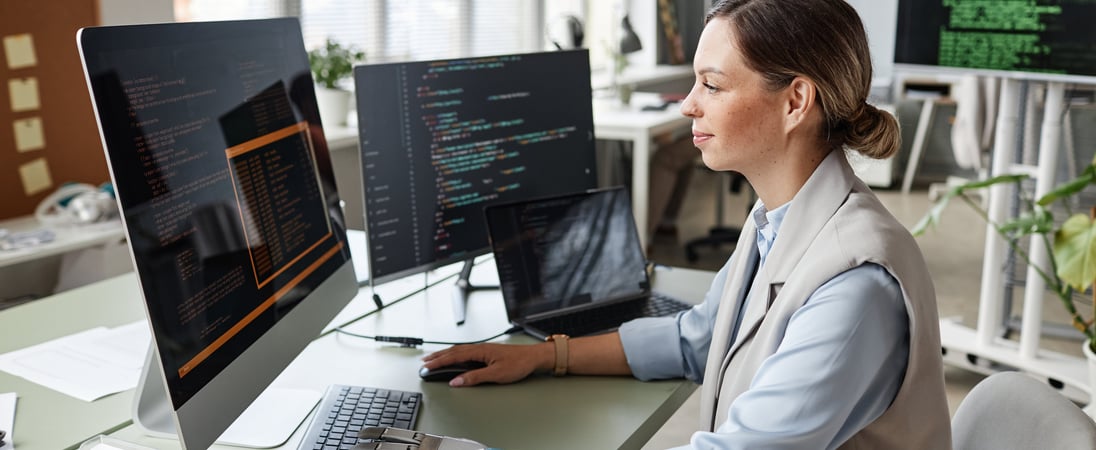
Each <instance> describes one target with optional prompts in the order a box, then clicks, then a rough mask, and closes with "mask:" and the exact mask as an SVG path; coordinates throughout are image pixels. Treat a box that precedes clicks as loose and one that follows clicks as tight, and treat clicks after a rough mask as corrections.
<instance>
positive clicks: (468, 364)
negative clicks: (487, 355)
mask: <svg viewBox="0 0 1096 450" xmlns="http://www.w3.org/2000/svg"><path fill="white" fill-rule="evenodd" d="M484 367H487V364H485V363H483V362H480V361H464V362H459V363H456V364H450V365H448V366H441V367H435V368H433V369H427V368H426V367H425V366H424V367H422V368H421V369H419V377H421V378H422V379H423V381H449V380H452V379H453V378H456V377H457V375H460V374H462V373H464V372H467V371H469V370H476V369H482V368H484Z"/></svg>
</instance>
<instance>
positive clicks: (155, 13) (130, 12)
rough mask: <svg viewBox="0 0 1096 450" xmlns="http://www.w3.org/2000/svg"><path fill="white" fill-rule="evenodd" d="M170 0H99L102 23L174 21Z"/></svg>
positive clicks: (127, 23) (122, 23) (126, 23)
mask: <svg viewBox="0 0 1096 450" xmlns="http://www.w3.org/2000/svg"><path fill="white" fill-rule="evenodd" d="M173 4H174V2H172V0H99V20H100V21H101V22H102V25H130V24H138V23H158V22H174V21H175V10H174V6H173Z"/></svg>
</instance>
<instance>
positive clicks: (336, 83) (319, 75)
mask: <svg viewBox="0 0 1096 450" xmlns="http://www.w3.org/2000/svg"><path fill="white" fill-rule="evenodd" d="M363 61H365V52H363V51H360V50H358V49H356V48H354V47H353V46H344V45H342V44H340V43H339V42H337V41H335V40H333V39H331V38H328V39H327V41H326V42H324V45H323V46H322V47H320V48H317V49H314V50H311V51H309V52H308V65H309V66H310V67H311V69H312V79H313V81H315V83H316V86H317V87H318V88H317V89H316V103H317V104H318V107H319V109H320V116H321V117H322V118H323V120H324V121H326V122H332V123H334V124H336V125H345V124H346V116H347V113H348V111H349V108H350V91H348V90H346V89H342V88H341V86H342V85H344V83H346V80H348V79H349V78H350V77H351V75H353V73H354V64H356V63H359V62H363Z"/></svg>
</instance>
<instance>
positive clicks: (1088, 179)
mask: <svg viewBox="0 0 1096 450" xmlns="http://www.w3.org/2000/svg"><path fill="white" fill-rule="evenodd" d="M1094 180H1096V173H1094V167H1093V166H1089V167H1088V169H1085V171H1084V172H1083V173H1081V175H1080V176H1078V177H1077V178H1074V179H1072V180H1070V181H1068V182H1065V183H1062V184H1060V185H1058V187H1056V188H1054V190H1052V191H1050V192H1047V193H1046V194H1045V195H1043V196H1042V197H1040V198H1039V202H1038V204H1039V205H1040V206H1047V205H1049V204H1051V203H1054V202H1056V201H1058V199H1060V198H1065V197H1070V196H1072V195H1074V194H1076V193H1078V192H1081V190H1082V189H1084V188H1085V187H1087V186H1088V185H1089V184H1092V182H1093V181H1094Z"/></svg>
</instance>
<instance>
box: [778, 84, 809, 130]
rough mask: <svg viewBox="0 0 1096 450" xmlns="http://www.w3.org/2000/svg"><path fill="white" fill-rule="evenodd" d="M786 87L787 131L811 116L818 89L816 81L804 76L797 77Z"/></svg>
mask: <svg viewBox="0 0 1096 450" xmlns="http://www.w3.org/2000/svg"><path fill="white" fill-rule="evenodd" d="M785 89H786V92H787V114H785V116H784V117H785V125H786V126H785V128H786V130H787V131H791V130H792V129H793V128H796V127H798V126H800V125H802V124H803V122H804V121H805V120H806V119H807V117H808V116H809V113H810V111H811V110H812V109H813V108H814V100H815V94H816V91H817V90H816V89H815V85H814V82H813V81H811V80H809V79H807V78H804V77H795V78H794V79H792V82H791V84H789V85H788V87H787V88H785Z"/></svg>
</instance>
